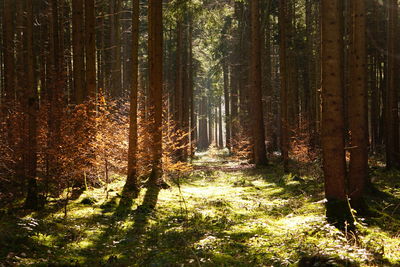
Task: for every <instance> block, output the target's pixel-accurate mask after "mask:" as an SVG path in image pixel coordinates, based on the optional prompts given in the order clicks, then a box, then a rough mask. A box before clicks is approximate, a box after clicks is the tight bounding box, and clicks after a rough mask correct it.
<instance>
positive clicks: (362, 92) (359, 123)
mask: <svg viewBox="0 0 400 267" xmlns="http://www.w3.org/2000/svg"><path fill="white" fill-rule="evenodd" d="M350 9H351V18H352V28H351V39H350V41H351V43H350V54H349V56H350V58H349V64H350V66H349V70H350V75H349V76H350V77H351V78H350V87H349V92H348V96H349V99H348V112H349V132H350V165H349V197H350V203H351V204H352V207H354V208H356V209H358V208H362V206H363V195H364V187H365V184H366V180H367V176H368V95H367V94H368V92H367V79H366V76H367V66H366V59H367V58H366V38H365V28H366V27H365V26H366V25H365V17H366V14H365V1H364V0H359V1H353V2H350Z"/></svg>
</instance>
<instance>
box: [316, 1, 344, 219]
mask: <svg viewBox="0 0 400 267" xmlns="http://www.w3.org/2000/svg"><path fill="white" fill-rule="evenodd" d="M342 16H343V6H342V5H341V1H337V0H325V1H322V2H321V20H322V21H321V22H322V24H321V26H322V29H321V34H322V35H321V36H322V41H321V42H322V62H321V66H322V133H321V138H322V140H321V141H322V154H323V171H324V179H325V197H326V199H327V204H326V214H327V217H328V219H329V220H330V221H332V222H337V223H339V224H342V223H344V221H345V220H346V219H347V216H349V209H348V205H347V201H346V187H345V177H346V162H345V151H344V146H345V143H344V104H343V88H344V81H343V38H342V36H343V34H342V33H343V31H342V26H343V17H342Z"/></svg>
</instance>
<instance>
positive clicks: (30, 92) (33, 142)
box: [24, 0, 38, 209]
mask: <svg viewBox="0 0 400 267" xmlns="http://www.w3.org/2000/svg"><path fill="white" fill-rule="evenodd" d="M33 25H34V19H33V4H32V0H26V18H25V28H24V43H25V50H26V54H25V55H26V57H25V78H26V85H27V87H26V89H25V90H26V95H25V103H26V104H25V117H26V121H27V127H28V128H27V135H26V142H25V144H26V146H27V147H26V156H25V177H26V178H27V181H28V188H27V196H26V200H25V207H26V208H31V209H36V208H37V207H38V188H37V181H36V171H37V110H38V97H37V87H36V83H35V67H34V53H33Z"/></svg>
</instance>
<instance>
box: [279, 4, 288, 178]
mask: <svg viewBox="0 0 400 267" xmlns="http://www.w3.org/2000/svg"><path fill="white" fill-rule="evenodd" d="M287 8H288V7H287V1H279V66H280V80H281V87H280V98H281V99H280V110H281V113H280V114H281V136H280V139H281V153H282V160H283V168H284V170H285V171H287V170H288V163H289V132H288V131H289V129H288V107H287V106H288V96H287V91H288V89H287V88H288V87H287V85H288V82H287V79H288V78H287V77H288V73H287V69H288V68H287V60H286V59H287V36H286V28H287V27H286V25H287Z"/></svg>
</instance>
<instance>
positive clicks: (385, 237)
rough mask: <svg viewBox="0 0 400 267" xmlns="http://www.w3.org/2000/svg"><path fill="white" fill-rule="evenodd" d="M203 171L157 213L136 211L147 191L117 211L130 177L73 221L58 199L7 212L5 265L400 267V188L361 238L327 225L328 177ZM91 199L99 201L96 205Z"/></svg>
mask: <svg viewBox="0 0 400 267" xmlns="http://www.w3.org/2000/svg"><path fill="white" fill-rule="evenodd" d="M222 153H224V152H222ZM194 165H195V171H193V172H192V173H191V174H190V175H188V176H187V177H186V178H182V179H180V180H179V183H178V184H179V188H178V186H177V185H175V186H173V187H172V188H171V189H169V190H164V191H161V192H160V193H159V200H158V204H157V209H156V210H154V211H153V210H151V209H145V208H140V209H136V207H137V205H138V204H140V203H142V201H143V197H144V196H143V195H141V196H140V197H139V199H138V200H137V201H136V202H135V203H133V206H132V210H128V212H127V213H126V214H124V215H118V214H116V212H115V211H116V207H117V206H118V201H119V196H118V194H117V193H116V192H119V191H120V189H121V188H122V185H123V180H122V179H116V180H114V182H113V183H112V184H110V189H112V190H110V191H109V193H108V194H109V199H106V196H107V194H106V192H104V190H102V189H91V190H89V191H86V192H84V193H83V194H82V195H81V196H80V198H78V199H76V200H74V201H71V202H70V204H69V206H68V217H67V218H64V213H63V210H62V209H60V208H62V205H61V206H60V205H59V204H58V202H57V200H56V199H55V200H54V201H53V202H52V203H53V205H51V206H49V207H48V209H47V210H45V211H42V212H40V213H31V214H23V213H20V212H14V214H13V215H10V214H7V213H5V214H3V215H2V217H1V219H0V262H1V263H3V264H6V265H7V264H9V265H11V264H14V265H36V266H47V265H52V264H58V265H62V264H64V265H74V264H78V265H82V266H87V265H93V266H100V265H106V264H107V265H108V266H296V265H298V264H299V265H300V266H310V264H319V265H318V266H328V265H327V264H331V265H329V266H357V265H361V266H390V265H394V264H398V263H399V261H400V253H399V250H398V248H399V246H400V238H399V232H398V229H399V228H398V226H399V224H398V222H399V219H398V217H399V213H398V212H397V211H396V206H395V205H394V206H393V207H392V206H390V203H389V202H386V201H388V198H387V197H392V199H391V203H395V204H397V203H398V202H395V201H399V196H398V191H393V190H391V193H390V195H387V194H388V193H387V192H385V191H384V192H382V193H381V194H380V195H379V196H378V195H375V197H371V198H370V199H368V202H369V205H370V207H371V208H372V209H373V210H374V212H375V213H374V215H373V216H370V217H368V218H367V219H362V218H358V222H359V225H358V226H357V232H356V233H351V232H346V231H344V232H341V231H339V230H337V229H336V228H335V227H333V226H332V225H330V224H329V223H327V221H326V219H325V216H324V213H325V208H324V201H323V188H322V185H321V183H320V181H319V178H318V177H312V176H306V175H305V176H299V175H296V174H288V175H287V174H286V175H285V174H284V172H283V170H282V169H281V167H277V166H274V165H271V166H269V167H268V168H259V169H254V168H253V167H252V166H251V165H246V164H240V163H238V162H236V163H234V162H232V161H229V158H227V156H226V155H225V154H219V152H218V151H212V153H209V154H205V153H203V154H199V155H198V158H197V159H196V160H195V161H194ZM372 175H373V177H376V178H374V179H375V182H376V184H377V185H378V186H381V185H382V186H383V185H385V184H387V183H388V182H389V179H392V178H393V177H396V175H397V174H393V173H392V172H386V171H383V170H381V169H377V170H375V171H374V172H373V174H372ZM378 179H379V180H378ZM396 182H397V181H396V180H395V179H393V183H396ZM382 188H383V189H384V190H386V188H385V187H382ZM388 190H389V189H388ZM142 193H144V194H145V193H146V192H142ZM384 197H386V200H385V198H384ZM85 199H95V200H96V201H95V202H94V203H92V204H91V205H86V204H84V203H82V202H83V201H84V200H85ZM382 200H383V201H382ZM323 264H325V265H323ZM314 266H317V265H314Z"/></svg>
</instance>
